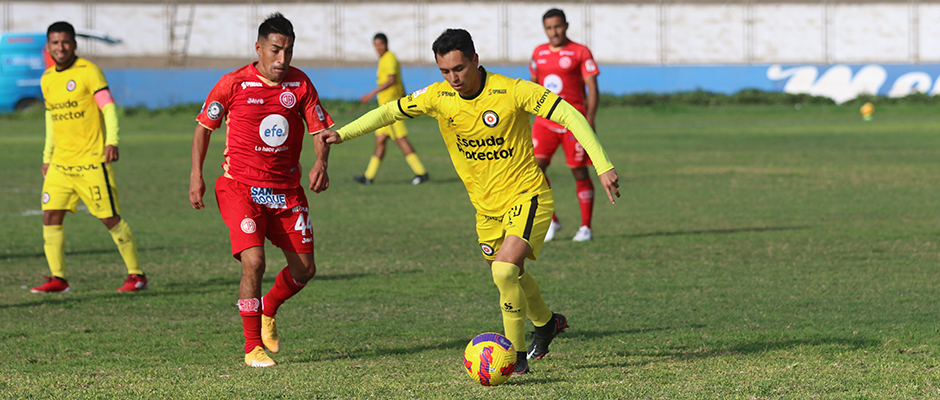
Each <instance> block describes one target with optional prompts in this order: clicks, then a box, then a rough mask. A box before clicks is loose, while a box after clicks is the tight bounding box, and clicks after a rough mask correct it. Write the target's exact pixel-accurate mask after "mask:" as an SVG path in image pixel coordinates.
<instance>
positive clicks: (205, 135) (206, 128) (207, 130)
mask: <svg viewBox="0 0 940 400" xmlns="http://www.w3.org/2000/svg"><path fill="white" fill-rule="evenodd" d="M231 98H232V79H231V77H230V76H229V75H225V76H223V77H222V79H220V80H219V82H217V83H216V84H215V87H213V88H212V91H210V92H209V96H207V97H206V102H205V103H204V104H203V106H202V110H200V111H199V115H197V116H196V122H197V125H196V130H195V131H194V132H193V147H192V152H191V154H190V161H191V163H192V164H191V166H190V169H189V203H190V204H191V205H192V206H193V208H195V209H197V210H201V209H203V208H205V206H206V205H205V203H204V202H203V201H202V197H203V195H205V194H206V182H205V181H204V180H203V178H202V166H203V164H204V163H205V161H206V153H207V152H208V151H209V138H210V136H211V135H212V131H213V130H216V129H218V128H219V127H220V126H222V118H223V117H225V116H226V115H227V113H228V111H229V106H230V105H231V101H230V100H231Z"/></svg>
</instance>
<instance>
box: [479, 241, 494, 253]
mask: <svg viewBox="0 0 940 400" xmlns="http://www.w3.org/2000/svg"><path fill="white" fill-rule="evenodd" d="M480 249H481V250H483V254H486V255H487V256H492V255H493V254H495V253H496V252H495V251H494V250H493V247H491V246H490V245H488V244H486V243H480Z"/></svg>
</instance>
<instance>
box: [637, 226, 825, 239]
mask: <svg viewBox="0 0 940 400" xmlns="http://www.w3.org/2000/svg"><path fill="white" fill-rule="evenodd" d="M809 228H810V226H768V227H749V228H731V229H702V230H694V231H672V232H647V233H636V234H632V235H620V236H622V237H628V238H644V237H654V236H682V235H728V234H732V233H743V232H752V233H759V232H778V231H797V230H803V229H809Z"/></svg>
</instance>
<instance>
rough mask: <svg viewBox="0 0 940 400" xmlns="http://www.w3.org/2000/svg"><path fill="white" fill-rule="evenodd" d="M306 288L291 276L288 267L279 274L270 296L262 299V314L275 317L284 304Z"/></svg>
mask: <svg viewBox="0 0 940 400" xmlns="http://www.w3.org/2000/svg"><path fill="white" fill-rule="evenodd" d="M304 286H307V284H306V283H300V282H297V281H295V280H294V278H293V277H292V276H291V275H290V271H289V269H288V267H284V269H282V270H281V273H279V274H277V278H275V279H274V286H272V287H271V290H269V291H268V294H266V295H264V297H262V298H261V303H262V304H263V305H264V306H263V307H262V310H261V312H262V313H264V315H267V316H269V317H274V315H275V314H277V308H278V307H280V306H281V304H284V302H285V301H287V299H289V298H291V297H293V296H294V295H295V294H297V292H299V291H300V290H301V289H303V288H304ZM259 321H260V320H259Z"/></svg>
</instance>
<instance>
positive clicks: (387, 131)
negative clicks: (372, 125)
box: [375, 121, 408, 140]
mask: <svg viewBox="0 0 940 400" xmlns="http://www.w3.org/2000/svg"><path fill="white" fill-rule="evenodd" d="M375 135H376V136H378V135H388V137H390V138H392V140H395V139H401V138H403V137H406V136H408V128H406V127H405V121H395V123H394V124H391V125H388V126H383V127H381V128H379V129H377V130H376V131H375Z"/></svg>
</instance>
